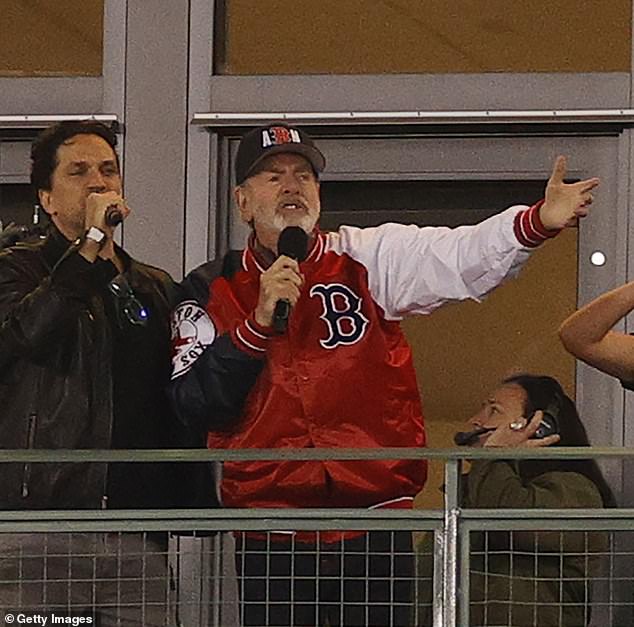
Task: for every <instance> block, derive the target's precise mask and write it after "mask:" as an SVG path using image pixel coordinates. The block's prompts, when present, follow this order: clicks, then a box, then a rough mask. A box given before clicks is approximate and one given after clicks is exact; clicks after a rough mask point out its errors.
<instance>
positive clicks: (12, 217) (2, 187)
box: [0, 183, 35, 226]
mask: <svg viewBox="0 0 634 627" xmlns="http://www.w3.org/2000/svg"><path fill="white" fill-rule="evenodd" d="M34 204H35V197H34V195H33V191H32V190H31V186H30V185H28V184H24V183H22V184H20V183H5V184H0V222H2V224H3V225H4V226H7V225H8V224H11V223H12V222H13V223H14V224H20V225H23V226H28V225H30V224H32V220H33V205H34Z"/></svg>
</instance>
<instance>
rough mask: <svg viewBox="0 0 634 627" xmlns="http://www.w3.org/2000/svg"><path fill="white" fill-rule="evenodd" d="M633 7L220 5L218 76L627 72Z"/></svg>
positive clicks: (356, 1) (357, 0)
mask: <svg viewBox="0 0 634 627" xmlns="http://www.w3.org/2000/svg"><path fill="white" fill-rule="evenodd" d="M631 6H632V2H631V0H613V1H612V2H584V3H579V2H578V1H577V0H559V1H558V2H556V3H553V2H550V1H547V0H535V1H533V2H509V1H508V0H454V1H452V2H447V1H446V0H426V1H425V2H421V1H420V0H375V1H372V2H368V1H367V0H345V2H341V1H340V0H320V2H314V1H313V0H294V1H293V2H285V1H282V0H271V1H269V2H253V0H217V1H216V16H217V20H216V37H215V38H214V39H215V41H216V42H218V45H217V46H216V50H215V61H216V64H215V72H216V73H218V74H231V75H240V74H245V75H251V74H255V75H257V74H398V73H414V74H426V73H482V72H618V71H621V72H627V71H629V69H630V64H631V60H630V57H631V13H632V8H631Z"/></svg>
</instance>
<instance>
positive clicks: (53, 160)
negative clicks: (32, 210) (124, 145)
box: [31, 120, 119, 196]
mask: <svg viewBox="0 0 634 627" xmlns="http://www.w3.org/2000/svg"><path fill="white" fill-rule="evenodd" d="M77 135H97V136H98V137H101V138H102V139H103V140H105V141H106V142H107V143H108V145H109V146H110V147H111V148H112V151H113V152H114V155H115V159H116V160H117V168H119V155H117V151H116V146H117V136H116V135H115V133H114V131H112V130H111V129H110V128H108V127H107V126H106V125H105V124H102V123H101V122H96V121H94V120H85V121H79V122H76V121H65V122H58V123H57V124H53V125H52V126H49V127H48V128H47V129H46V130H44V131H42V132H41V133H40V134H39V135H38V136H37V138H36V139H35V141H34V142H33V145H32V146H31V185H32V186H33V189H34V190H35V194H36V196H37V193H38V191H39V190H41V189H44V190H47V191H48V190H50V189H51V184H52V183H51V179H52V177H53V172H55V168H56V167H57V164H58V160H57V149H58V148H59V147H60V146H61V145H62V144H64V143H66V142H67V141H68V140H69V139H71V138H73V137H76V136H77Z"/></svg>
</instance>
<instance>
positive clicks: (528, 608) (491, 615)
mask: <svg viewBox="0 0 634 627" xmlns="http://www.w3.org/2000/svg"><path fill="white" fill-rule="evenodd" d="M463 486H464V490H463V499H462V502H463V506H464V507H470V508H478V509H480V508H486V509H507V508H508V509H556V508H602V507H603V502H602V499H601V495H600V493H599V490H598V489H597V487H596V486H595V484H594V483H593V482H592V481H590V479H588V478H587V477H585V476H584V475H581V474H579V473H576V472H546V473H544V474H542V475H539V476H537V477H535V478H534V479H532V480H531V481H529V482H524V481H523V480H522V478H521V477H520V474H519V472H518V467H517V464H516V463H515V462H512V461H506V460H490V461H489V460H486V461H475V462H474V463H473V464H472V467H471V470H470V472H469V473H468V474H467V475H464V476H463ZM606 546H607V542H606V538H605V535H604V534H601V533H597V532H594V533H588V532H582V531H576V532H573V531H568V532H561V531H536V532H533V531H515V532H507V531H493V532H475V533H473V534H472V535H471V570H470V593H469V597H470V601H471V604H470V621H469V624H470V625H471V626H472V627H473V626H476V625H486V626H487V627H493V626H498V625H503V626H505V627H529V626H530V627H533V626H536V627H584V626H585V625H587V624H588V621H589V612H588V608H589V603H590V581H589V579H588V577H590V576H591V574H592V573H591V572H590V571H591V570H593V569H594V568H595V567H596V562H597V560H598V556H597V554H598V553H599V552H601V551H603V550H605V548H606ZM432 548H433V538H432V536H431V534H427V536H426V537H425V538H424V539H423V540H422V542H421V543H419V545H418V548H417V550H418V558H417V571H418V573H417V574H418V579H417V580H418V582H419V583H418V586H417V593H416V603H415V612H414V614H415V616H414V618H413V621H412V624H413V625H416V627H423V626H431V625H432V613H431V599H432V590H431V585H430V583H429V581H430V579H429V578H430V577H431V573H432V568H433V558H432Z"/></svg>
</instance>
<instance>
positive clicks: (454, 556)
mask: <svg viewBox="0 0 634 627" xmlns="http://www.w3.org/2000/svg"><path fill="white" fill-rule="evenodd" d="M459 482H460V460H459V459H448V460H447V461H446V463H445V524H444V530H443V536H444V545H445V551H444V555H443V579H442V589H443V595H442V596H443V600H442V603H443V608H442V609H443V623H442V624H443V627H457V622H456V619H457V613H456V601H457V592H458V520H459V517H460V503H459V494H458V490H459Z"/></svg>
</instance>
